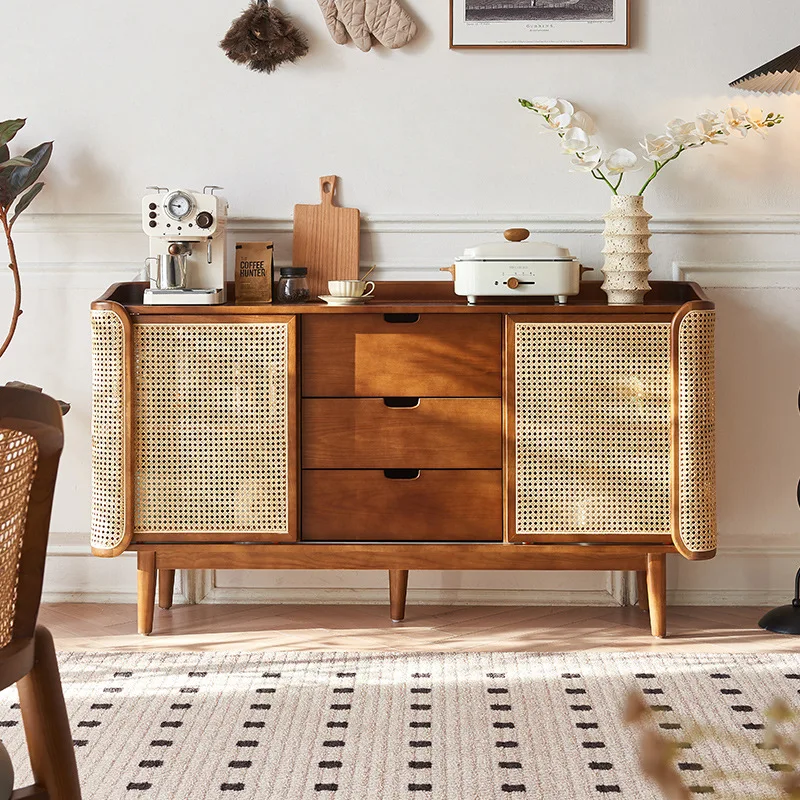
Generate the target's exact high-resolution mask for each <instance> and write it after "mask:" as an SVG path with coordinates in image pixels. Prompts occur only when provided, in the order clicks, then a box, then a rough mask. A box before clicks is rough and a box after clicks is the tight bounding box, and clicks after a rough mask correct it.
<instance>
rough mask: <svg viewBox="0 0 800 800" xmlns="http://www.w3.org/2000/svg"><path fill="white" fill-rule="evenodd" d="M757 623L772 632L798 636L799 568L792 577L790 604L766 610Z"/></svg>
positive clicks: (799, 626)
mask: <svg viewBox="0 0 800 800" xmlns="http://www.w3.org/2000/svg"><path fill="white" fill-rule="evenodd" d="M758 624H759V625H760V626H761V627H762V628H764V630H768V631H772V633H786V634H789V635H790V636H800V569H799V570H797V575H796V576H795V579H794V600H792V602H791V604H790V605H788V606H779V607H778V608H773V609H772V611H767V613H766V614H764V616H763V617H761V619H760V620H759V623H758Z"/></svg>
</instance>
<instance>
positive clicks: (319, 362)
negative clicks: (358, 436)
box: [301, 313, 503, 397]
mask: <svg viewBox="0 0 800 800" xmlns="http://www.w3.org/2000/svg"><path fill="white" fill-rule="evenodd" d="M404 320H407V321H404ZM302 332H303V336H302V343H303V344H302V348H303V351H302V360H301V363H302V381H303V387H302V391H303V396H304V397H500V395H501V380H500V378H501V360H502V343H503V338H502V325H501V317H500V315H499V314H498V315H486V316H483V315H481V316H475V317H472V318H470V317H467V316H459V315H455V314H453V315H429V314H424V313H423V314H409V315H394V314H381V313H375V314H364V315H355V314H350V315H342V316H323V315H320V316H315V317H308V318H307V319H304V320H303V323H302Z"/></svg>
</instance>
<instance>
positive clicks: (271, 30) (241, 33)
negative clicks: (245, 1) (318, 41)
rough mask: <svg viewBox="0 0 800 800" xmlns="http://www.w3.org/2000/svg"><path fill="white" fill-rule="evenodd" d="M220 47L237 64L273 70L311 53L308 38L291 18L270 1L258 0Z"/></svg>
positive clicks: (234, 25) (246, 11)
mask: <svg viewBox="0 0 800 800" xmlns="http://www.w3.org/2000/svg"><path fill="white" fill-rule="evenodd" d="M219 46H220V47H221V48H222V49H223V50H224V51H225V55H227V56H228V58H229V59H230V60H231V61H233V62H234V63H235V64H244V65H245V66H247V67H249V68H250V69H252V70H254V71H255V72H267V73H270V72H274V71H275V70H276V69H277V68H278V67H279V66H280V65H281V64H283V63H284V62H287V61H288V62H290V63H292V62H294V61H297V59H298V58H302V57H303V56H304V55H305V54H306V53H307V52H308V39H307V38H306V35H305V34H304V33H303V31H301V30H300V29H299V28H298V27H297V26H296V25H295V24H294V22H293V21H292V19H291V17H289V16H287V15H286V14H284V13H283V12H282V11H280V10H278V9H277V8H274V7H272V6H270V4H269V3H268V2H267V0H254V2H253V3H251V4H250V6H249V7H248V8H247V9H246V10H245V11H244V12H243V13H242V14H241V16H239V17H237V18H236V19H235V20H234V21H233V24H232V25H231V27H230V29H229V30H228V32H227V33H226V34H225V38H224V39H223V40H222V41H221V42H220V43H219Z"/></svg>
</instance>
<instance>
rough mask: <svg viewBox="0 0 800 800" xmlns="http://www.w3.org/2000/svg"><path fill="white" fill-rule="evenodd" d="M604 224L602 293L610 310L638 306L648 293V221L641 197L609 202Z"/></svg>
mask: <svg viewBox="0 0 800 800" xmlns="http://www.w3.org/2000/svg"><path fill="white" fill-rule="evenodd" d="M603 219H605V221H606V227H605V247H604V248H603V255H604V256H605V257H606V260H605V265H604V266H603V275H605V281H604V282H603V287H602V288H603V291H604V292H605V293H606V294H607V295H608V303H609V305H612V306H629V305H638V304H640V303H642V302H644V296H645V295H646V294H647V293H648V292H649V291H650V284H649V283H648V281H647V277H648V275H650V252H651V251H650V245H649V242H650V220H651V219H652V217H651V216H650V214H648V213H647V212H646V211H645V210H644V206H643V198H642V197H641V195H619V196H614V197H612V198H611V209H610V210H609V212H608V213H607V214H606V215H605V216H604V217H603Z"/></svg>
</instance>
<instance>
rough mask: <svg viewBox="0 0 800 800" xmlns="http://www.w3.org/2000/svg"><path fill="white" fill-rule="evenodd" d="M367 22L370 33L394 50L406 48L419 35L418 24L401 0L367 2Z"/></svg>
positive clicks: (369, 0) (371, 0)
mask: <svg viewBox="0 0 800 800" xmlns="http://www.w3.org/2000/svg"><path fill="white" fill-rule="evenodd" d="M366 2H367V11H366V20H367V26H368V27H369V30H370V33H372V35H373V36H374V37H375V38H376V39H377V40H378V41H379V42H380V43H381V44H382V45H383V46H384V47H390V48H392V49H393V50H394V49H396V48H398V47H404V46H405V45H407V44H408V43H409V42H410V41H411V40H412V39H413V38H414V37H415V36H416V35H417V23H416V22H414V20H413V19H412V18H411V15H410V14H409V13H408V12H407V11H406V10H405V9H404V8H403V6H402V5H401V4H400V0H366Z"/></svg>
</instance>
